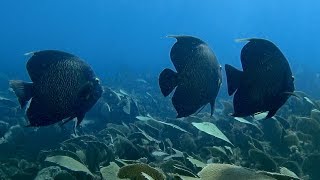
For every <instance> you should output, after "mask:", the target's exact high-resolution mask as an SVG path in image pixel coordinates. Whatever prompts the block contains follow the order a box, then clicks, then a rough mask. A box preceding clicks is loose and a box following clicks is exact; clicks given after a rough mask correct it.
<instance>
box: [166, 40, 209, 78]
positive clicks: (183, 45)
mask: <svg viewBox="0 0 320 180" xmlns="http://www.w3.org/2000/svg"><path fill="white" fill-rule="evenodd" d="M168 37H171V38H176V39H177V42H176V43H175V44H174V45H173V46H172V48H171V51H170V58H171V61H172V63H173V65H174V67H175V68H176V70H177V72H178V73H179V72H182V71H183V70H184V68H185V66H186V64H187V62H188V58H190V57H191V56H192V54H193V51H194V50H195V49H196V48H197V46H198V45H200V44H205V42H203V41H202V40H200V39H198V38H196V37H192V36H168Z"/></svg>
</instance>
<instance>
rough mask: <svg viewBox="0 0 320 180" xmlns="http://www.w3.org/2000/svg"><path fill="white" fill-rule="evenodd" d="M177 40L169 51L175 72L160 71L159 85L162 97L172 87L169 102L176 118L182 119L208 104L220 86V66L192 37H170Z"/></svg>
mask: <svg viewBox="0 0 320 180" xmlns="http://www.w3.org/2000/svg"><path fill="white" fill-rule="evenodd" d="M170 37H173V38H176V39H177V42H176V43H175V44H174V45H173V47H172V48H171V52H170V57H171V61H172V63H173V65H174V67H175V69H176V70H177V72H174V71H173V70H171V69H164V70H163V71H162V72H161V74H160V77H159V86H160V89H161V92H162V94H163V95H164V96H168V95H169V94H170V93H171V92H172V91H173V90H174V89H175V88H176V90H175V93H174V95H173V97H172V103H173V106H174V108H175V109H176V111H177V113H178V115H177V118H180V117H186V116H189V115H191V114H194V113H196V112H197V111H198V110H199V109H201V108H203V107H204V106H205V105H206V104H208V103H210V105H211V115H212V113H213V110H214V104H215V99H216V97H217V94H218V91H219V88H220V85H221V66H220V65H219V63H218V61H217V58H216V56H215V54H214V53H213V51H212V50H211V49H210V47H209V46H208V45H207V44H206V43H205V42H203V41H202V40H200V39H198V38H195V37H192V36H170Z"/></svg>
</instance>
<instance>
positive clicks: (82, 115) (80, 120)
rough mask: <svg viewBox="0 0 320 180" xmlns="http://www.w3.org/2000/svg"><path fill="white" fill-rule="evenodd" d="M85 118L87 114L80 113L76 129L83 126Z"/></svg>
mask: <svg viewBox="0 0 320 180" xmlns="http://www.w3.org/2000/svg"><path fill="white" fill-rule="evenodd" d="M84 116H85V113H79V114H78V115H77V125H76V127H78V126H79V125H80V124H81V122H82V121H83V119H84Z"/></svg>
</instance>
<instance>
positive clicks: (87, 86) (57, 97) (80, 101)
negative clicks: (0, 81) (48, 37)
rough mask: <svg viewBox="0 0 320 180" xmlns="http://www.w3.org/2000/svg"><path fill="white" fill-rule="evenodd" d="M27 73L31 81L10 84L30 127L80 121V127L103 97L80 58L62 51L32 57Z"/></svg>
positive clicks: (39, 52)
mask: <svg viewBox="0 0 320 180" xmlns="http://www.w3.org/2000/svg"><path fill="white" fill-rule="evenodd" d="M31 54H32V57H31V58H30V59H29V60H28V62H27V70H28V73H29V76H30V78H31V80H32V83H30V82H23V81H20V80H11V81H10V87H11V88H12V89H13V90H14V92H15V94H16V96H17V97H18V100H19V102H20V105H21V107H22V108H24V107H25V106H26V104H27V102H28V101H29V100H30V99H31V103H30V106H29V108H28V109H27V112H26V113H27V118H28V120H29V125H28V126H47V125H51V124H54V123H57V122H59V121H62V120H66V122H67V121H70V120H72V119H73V118H77V125H79V124H80V123H81V121H82V120H83V118H84V116H85V114H86V112H87V111H88V110H89V109H90V108H91V107H92V106H93V105H94V104H95V103H96V102H97V100H98V99H99V98H100V97H101V94H102V87H101V85H100V82H99V79H98V78H97V77H96V76H95V73H94V72H93V70H92V69H91V67H90V66H89V65H88V64H86V63H85V62H84V61H82V60H81V59H80V58H78V57H76V56H74V55H72V54H69V53H66V52H62V51H56V50H45V51H38V52H33V53H31Z"/></svg>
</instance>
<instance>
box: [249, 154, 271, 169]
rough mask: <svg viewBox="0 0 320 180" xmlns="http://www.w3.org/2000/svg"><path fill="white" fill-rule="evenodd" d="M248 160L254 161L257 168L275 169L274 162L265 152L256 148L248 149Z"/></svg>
mask: <svg viewBox="0 0 320 180" xmlns="http://www.w3.org/2000/svg"><path fill="white" fill-rule="evenodd" d="M249 157H250V160H251V161H252V162H253V163H255V167H256V168H257V169H259V170H265V171H276V170H277V164H276V162H275V161H274V160H273V159H272V158H271V157H270V156H269V155H268V154H266V153H265V152H263V151H260V150H258V149H250V150H249Z"/></svg>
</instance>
